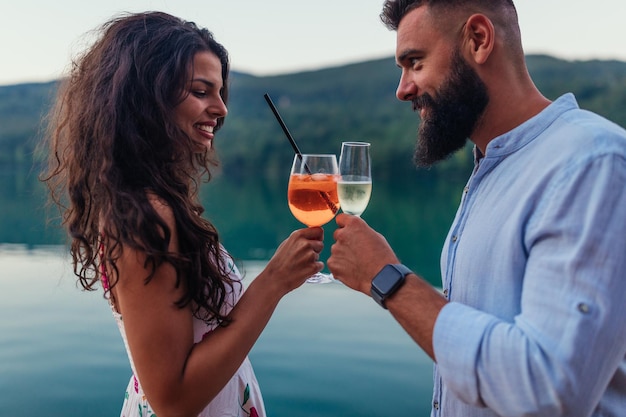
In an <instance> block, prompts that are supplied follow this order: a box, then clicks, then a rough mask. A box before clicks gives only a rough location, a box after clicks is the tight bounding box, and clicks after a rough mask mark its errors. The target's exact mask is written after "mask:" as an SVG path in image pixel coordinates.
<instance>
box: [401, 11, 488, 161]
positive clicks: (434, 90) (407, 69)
mask: <svg viewBox="0 0 626 417" xmlns="http://www.w3.org/2000/svg"><path fill="white" fill-rule="evenodd" d="M460 23H462V22H460ZM441 27H442V25H441V22H440V19H439V17H435V16H433V15H432V14H431V12H430V11H429V10H428V8H427V7H426V6H424V7H419V8H417V9H414V10H412V11H411V12H409V13H408V14H407V15H406V16H404V18H403V19H402V20H401V21H400V25H399V27H398V32H397V45H396V62H397V64H398V66H399V67H400V68H401V69H402V76H401V78H400V83H399V85H398V90H397V92H396V95H397V97H398V99H400V100H403V101H411V102H412V103H413V109H414V110H415V111H417V112H418V113H419V115H420V118H421V119H422V122H421V124H420V127H419V130H418V138H417V144H416V150H415V155H414V161H415V163H416V164H417V165H418V166H431V165H433V164H434V163H436V162H438V161H441V160H443V159H446V158H447V157H449V156H450V155H452V154H453V153H454V152H455V151H457V150H459V149H461V148H463V146H464V145H465V143H466V142H467V139H468V138H469V137H470V135H471V134H472V132H473V131H474V129H475V127H476V124H477V123H478V121H479V119H480V117H481V115H482V114H483V112H484V110H485V108H486V106H487V103H488V102H489V95H488V92H487V87H486V86H485V84H484V83H483V81H482V80H481V79H480V77H479V76H478V74H477V73H476V71H475V70H474V69H473V68H472V67H471V66H470V65H469V64H468V63H467V62H466V61H465V60H464V58H463V57H462V56H461V53H460V50H459V43H458V36H457V35H458V34H457V33H444V32H442V30H444V29H441ZM447 27H455V25H454V24H452V25H450V24H448V25H447Z"/></svg>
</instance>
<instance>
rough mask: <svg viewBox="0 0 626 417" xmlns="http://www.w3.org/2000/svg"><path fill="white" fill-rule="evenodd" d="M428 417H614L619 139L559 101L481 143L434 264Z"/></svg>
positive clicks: (623, 230) (624, 346)
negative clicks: (442, 299) (437, 300)
mask: <svg viewBox="0 0 626 417" xmlns="http://www.w3.org/2000/svg"><path fill="white" fill-rule="evenodd" d="M441 270H442V277H443V282H442V284H443V290H444V294H445V295H446V297H447V298H448V299H449V300H450V301H451V302H450V303H449V304H448V305H446V306H445V307H444V308H443V310H442V311H441V313H440V314H439V317H438V318H437V321H436V324H435V329H434V336H433V344H434V351H435V356H436V359H437V364H436V365H435V374H434V383H435V386H434V395H433V409H432V416H435V417H492V416H507V417H514V416H525V417H529V416H545V417H559V416H568V417H578V416H581V417H582V416H584V417H589V416H593V417H624V416H626V132H625V131H624V130H623V129H621V128H620V127H618V126H617V125H615V124H613V123H611V122H609V121H607V120H606V119H603V118H601V117H599V116H597V115H595V114H593V113H591V112H588V111H584V110H581V109H579V108H578V105H577V103H576V100H575V98H574V96H573V95H571V94H566V95H564V96H562V97H561V98H559V99H558V100H556V101H555V102H553V103H552V104H551V105H550V106H549V107H548V108H546V109H545V110H544V111H543V112H541V113H540V114H539V115H537V116H535V117H534V118H532V119H530V120H528V121H527V122H525V123H523V124H522V125H520V126H518V127H517V128H515V129H514V130H512V131H510V132H508V133H506V134H504V135H502V136H499V137H497V138H495V139H494V140H493V141H491V142H490V143H489V145H488V147H487V151H486V152H485V156H484V157H483V158H477V162H476V165H475V167H474V172H473V173H472V175H471V177H470V179H469V181H468V183H467V187H466V188H465V190H464V192H463V196H462V199H461V203H460V206H459V209H458V211H457V214H456V218H455V220H454V223H453V224H452V227H451V229H450V232H449V234H448V237H447V239H446V243H445V245H444V248H443V252H442V256H441Z"/></svg>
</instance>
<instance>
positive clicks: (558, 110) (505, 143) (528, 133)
mask: <svg viewBox="0 0 626 417" xmlns="http://www.w3.org/2000/svg"><path fill="white" fill-rule="evenodd" d="M578 108H579V107H578V103H577V102H576V98H575V97H574V95H573V94H572V93H566V94H564V95H562V96H561V97H559V98H558V99H556V100H555V101H554V102H552V103H550V105H549V106H548V107H546V108H545V109H544V110H542V111H541V112H540V113H539V114H537V115H536V116H534V117H531V118H530V119H528V120H527V121H525V122H524V123H522V124H521V125H519V126H517V127H516V128H514V129H512V130H510V131H508V132H506V133H504V134H503V135H500V136H498V137H496V138H494V139H493V140H492V141H491V142H489V145H487V151H486V156H487V157H489V158H492V157H495V158H498V157H501V156H504V155H508V154H510V153H513V152H515V151H517V150H518V149H520V148H522V147H524V146H526V145H527V144H528V143H530V142H532V141H533V140H534V139H535V138H537V137H538V136H539V135H540V134H541V133H542V132H544V131H545V130H546V129H547V128H548V127H549V126H550V125H551V124H552V123H553V122H554V121H555V120H556V119H557V118H558V117H560V116H561V115H562V114H563V113H565V112H567V111H570V110H574V109H578ZM484 156H485V155H483V154H482V152H481V151H480V149H478V147H476V146H474V161H475V162H479V161H480V160H481V159H482V158H483V157H484Z"/></svg>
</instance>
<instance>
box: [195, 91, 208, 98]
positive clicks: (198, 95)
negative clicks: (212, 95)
mask: <svg viewBox="0 0 626 417" xmlns="http://www.w3.org/2000/svg"><path fill="white" fill-rule="evenodd" d="M206 94H207V92H206V90H195V91H193V95H194V96H196V97H206Z"/></svg>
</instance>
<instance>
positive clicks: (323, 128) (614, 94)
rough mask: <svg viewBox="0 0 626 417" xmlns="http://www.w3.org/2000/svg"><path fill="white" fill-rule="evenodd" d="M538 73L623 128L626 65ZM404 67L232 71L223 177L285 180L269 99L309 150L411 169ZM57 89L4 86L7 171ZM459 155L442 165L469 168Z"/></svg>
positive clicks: (560, 65) (534, 59) (384, 63)
mask: <svg viewBox="0 0 626 417" xmlns="http://www.w3.org/2000/svg"><path fill="white" fill-rule="evenodd" d="M527 61H528V66H529V70H530V73H531V75H532V76H533V78H534V80H535V83H536V84H537V86H538V87H539V89H540V90H541V91H542V92H543V93H544V94H545V95H546V96H547V97H548V98H550V99H555V98H557V97H558V96H560V95H561V94H563V93H565V92H573V93H574V94H576V96H577V98H578V101H579V104H580V106H581V107H582V108H586V109H589V110H592V111H595V112H597V113H599V114H601V115H603V116H605V117H607V118H609V119H611V120H613V121H614V122H616V123H618V124H620V125H622V126H626V62H619V61H563V60H559V59H555V58H552V57H549V56H543V55H530V56H528V57H527ZM398 77H399V70H398V68H397V67H396V65H395V63H394V59H393V58H392V57H389V58H385V59H379V60H372V61H367V62H361V63H355V64H351V65H345V66H341V67H333V68H326V69H321V70H318V71H308V72H301V73H294V74H287V75H279V76H270V77H256V76H251V75H248V74H242V73H237V72H235V73H233V74H232V79H231V98H230V102H229V116H228V118H227V120H226V124H225V126H224V128H223V129H222V131H221V132H219V133H218V136H217V139H216V147H217V149H218V151H219V153H220V155H221V159H222V160H223V161H224V163H223V166H224V170H225V172H226V173H227V174H228V175H230V176H232V177H233V178H236V177H237V176H245V175H255V173H256V174H259V173H263V174H264V175H273V174H276V175H281V176H284V172H285V169H286V168H285V164H286V163H287V164H289V163H290V162H291V159H292V155H293V151H292V149H291V147H290V146H289V143H288V141H287V140H286V138H285V136H284V134H283V132H282V130H281V129H280V126H279V125H278V123H277V121H276V119H275V118H274V116H273V114H272V113H271V111H270V110H269V108H268V106H267V103H266V102H265V100H264V98H263V94H265V93H269V94H270V96H271V97H272V99H273V101H274V103H275V104H276V106H277V107H278V109H279V111H280V112H281V114H282V116H283V119H284V120H285V123H286V124H287V126H288V127H289V129H290V131H291V133H292V134H293V136H294V137H295V139H296V141H297V142H298V143H299V145H300V148H301V150H302V151H303V152H316V153H318V152H332V153H337V154H338V153H339V148H340V144H341V142H342V141H345V140H355V141H357V140H363V141H369V142H372V143H373V148H372V151H373V164H374V169H375V170H376V172H378V173H383V172H384V173H388V175H392V174H393V172H394V171H395V170H406V169H412V168H410V159H411V158H410V156H409V155H410V154H411V153H412V149H413V143H414V140H415V130H416V128H417V125H418V118H417V116H416V115H415V113H413V112H412V110H411V106H410V105H409V104H407V103H402V102H399V101H398V100H397V99H396V98H395V89H396V85H397V81H398ZM55 88H56V83H54V82H52V83H44V84H20V85H12V86H3V87H0V164H1V165H0V166H2V167H3V169H10V168H11V167H17V166H23V165H29V166H30V165H31V163H32V159H33V149H34V146H35V144H36V142H37V140H38V138H39V137H40V130H41V128H42V116H43V115H45V112H46V110H47V108H48V105H49V103H50V99H51V97H52V95H53V93H54V90H55ZM469 163H470V162H469V158H468V157H467V154H466V153H461V154H459V155H458V156H457V157H455V158H454V159H453V160H451V161H450V162H448V163H446V164H444V165H443V166H442V167H441V168H439V169H457V168H459V169H464V170H465V169H466V168H467V166H468V164H469Z"/></svg>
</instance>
